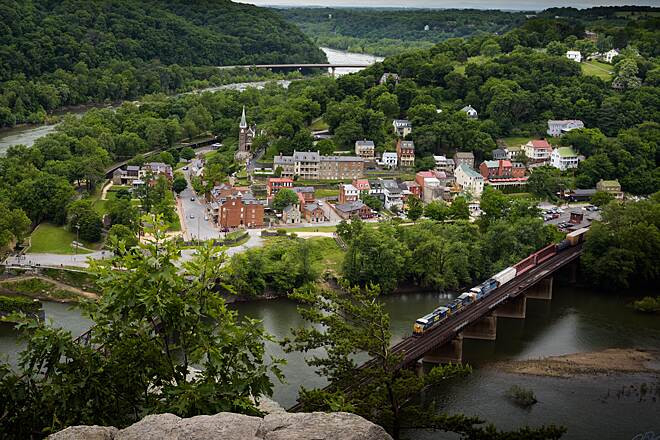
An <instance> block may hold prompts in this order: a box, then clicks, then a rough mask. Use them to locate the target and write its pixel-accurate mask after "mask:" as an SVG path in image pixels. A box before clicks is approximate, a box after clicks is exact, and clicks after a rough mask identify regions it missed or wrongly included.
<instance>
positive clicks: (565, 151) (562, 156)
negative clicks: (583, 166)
mask: <svg viewBox="0 0 660 440" xmlns="http://www.w3.org/2000/svg"><path fill="white" fill-rule="evenodd" d="M578 163H579V159H578V155H577V153H575V151H573V149H572V148H571V147H560V148H555V149H554V150H552V155H551V156H550V165H552V166H553V167H555V168H559V169H560V170H562V171H564V170H567V169H569V168H577V167H578Z"/></svg>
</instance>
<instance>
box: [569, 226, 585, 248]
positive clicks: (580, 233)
mask: <svg viewBox="0 0 660 440" xmlns="http://www.w3.org/2000/svg"><path fill="white" fill-rule="evenodd" d="M588 230H589V229H588V228H581V229H578V230H577V231H573V232H570V233H568V234H566V240H568V242H569V243H570V244H571V246H575V245H576V244H579V243H582V242H583V241H584V239H585V234H586V233H587V231H588Z"/></svg>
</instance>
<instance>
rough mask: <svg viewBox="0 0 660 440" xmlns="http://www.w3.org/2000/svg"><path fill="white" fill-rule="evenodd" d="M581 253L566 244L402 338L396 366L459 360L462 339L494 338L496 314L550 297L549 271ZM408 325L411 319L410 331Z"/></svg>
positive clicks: (521, 312) (517, 313)
mask: <svg viewBox="0 0 660 440" xmlns="http://www.w3.org/2000/svg"><path fill="white" fill-rule="evenodd" d="M581 254H582V244H581V243H580V244H578V245H577V246H574V247H569V248H568V249H565V250H563V251H561V252H559V253H557V254H555V255H554V256H552V257H551V258H549V259H547V260H546V261H544V262H542V263H540V264H539V265H537V266H536V267H534V268H533V269H530V270H529V271H527V272H525V273H523V274H522V275H520V276H518V277H516V278H514V279H513V280H511V281H510V282H508V283H506V284H505V285H504V286H502V287H500V288H498V289H496V290H494V291H492V292H491V293H490V294H489V295H488V296H486V297H485V298H483V299H481V300H479V301H477V302H476V303H473V304H471V305H469V306H467V307H465V308H463V309H460V310H459V311H458V312H457V313H455V314H453V315H451V316H450V317H449V318H447V319H446V320H445V321H443V322H442V323H440V324H438V325H437V326H436V327H433V328H431V329H430V330H428V331H427V332H426V333H424V334H422V335H420V336H409V337H407V338H405V339H404V340H402V341H401V342H399V343H398V344H396V345H394V346H393V347H391V352H392V354H399V355H401V362H400V364H399V365H398V368H407V367H411V366H416V367H418V368H420V367H422V366H423V365H422V364H421V363H420V361H421V362H427V363H449V362H454V363H457V362H461V361H462V352H463V338H473V339H486V340H494V339H495V337H496V332H497V317H498V316H499V317H506V318H519V319H523V318H525V312H526V305H527V298H534V299H548V300H549V299H551V298H552V280H553V278H552V276H553V274H554V273H555V272H557V271H558V270H559V269H561V268H563V267H564V266H567V265H568V264H570V263H572V262H574V261H575V260H577V259H578V258H579V257H580V255H581ZM573 268H575V266H573ZM438 305H440V304H438ZM430 311H431V310H429V312H430ZM412 325H413V323H412V322H411V323H410V329H411V334H412ZM376 362H377V361H376V360H375V359H371V360H369V361H367V362H365V363H364V364H362V365H360V366H359V367H358V368H359V369H366V368H370V367H374V366H375V365H376ZM350 388H351V387H350V386H349V387H346V388H345V390H346V391H350ZM332 389H336V388H335V386H334V385H332V384H331V385H329V386H328V387H326V390H332ZM301 409H302V405H301V404H296V405H295V406H293V407H291V408H289V409H288V411H290V412H295V411H300V410H301Z"/></svg>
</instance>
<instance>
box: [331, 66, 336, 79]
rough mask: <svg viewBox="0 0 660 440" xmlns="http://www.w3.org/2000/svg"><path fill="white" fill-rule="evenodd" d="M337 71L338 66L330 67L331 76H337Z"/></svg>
mask: <svg viewBox="0 0 660 440" xmlns="http://www.w3.org/2000/svg"><path fill="white" fill-rule="evenodd" d="M336 72H337V68H336V67H331V68H330V76H332V77H333V78H335V77H336V75H335V73H336Z"/></svg>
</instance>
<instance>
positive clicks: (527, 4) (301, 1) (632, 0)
mask: <svg viewBox="0 0 660 440" xmlns="http://www.w3.org/2000/svg"><path fill="white" fill-rule="evenodd" d="M235 1H239V2H240V3H252V4H254V5H258V6H329V7H332V6H351V7H396V8H401V7H407V8H461V9H462V8H474V9H509V10H526V11H530V10H541V9H547V8H552V7H561V6H572V7H576V8H590V7H593V6H623V5H642V6H660V0H573V1H570V0H568V1H567V0H540V1H533V0H235Z"/></svg>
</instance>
